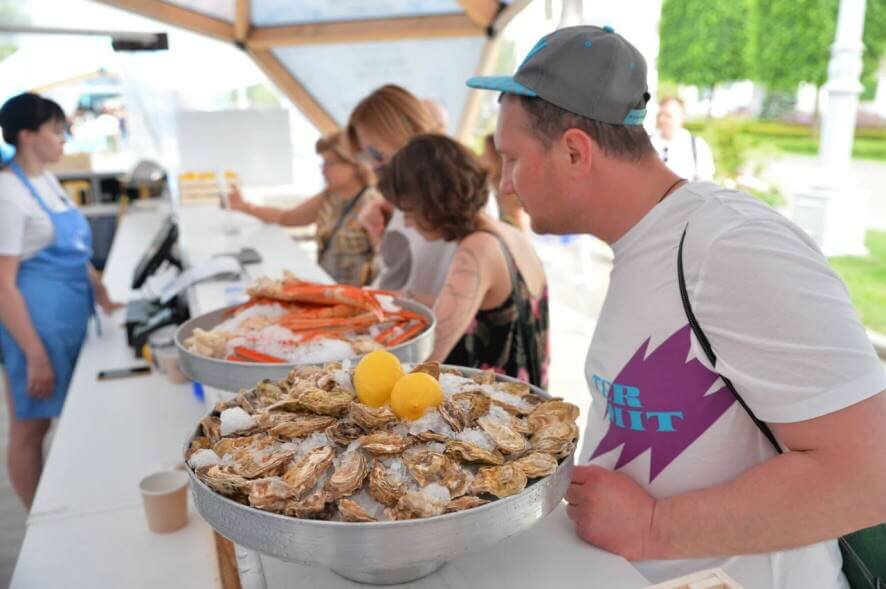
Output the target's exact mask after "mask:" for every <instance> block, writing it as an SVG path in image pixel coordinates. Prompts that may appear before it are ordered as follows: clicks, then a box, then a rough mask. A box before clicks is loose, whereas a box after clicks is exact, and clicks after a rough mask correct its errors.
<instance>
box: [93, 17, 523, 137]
mask: <svg viewBox="0 0 886 589" xmlns="http://www.w3.org/2000/svg"><path fill="white" fill-rule="evenodd" d="M97 1H99V2H102V3H104V4H108V5H111V6H116V7H118V8H123V9H125V10H129V11H132V12H136V13H138V14H141V15H143V16H147V17H150V18H153V19H156V20H160V21H163V22H166V23H168V24H171V25H175V26H178V27H182V28H185V29H188V30H191V31H194V32H198V33H202V34H204V35H209V36H211V37H214V38H216V39H219V40H223V41H227V42H230V43H232V44H236V45H237V46H239V47H241V48H242V49H244V50H245V51H246V52H247V53H248V54H249V55H250V56H251V57H252V58H253V59H254V60H255V62H256V63H257V64H258V65H259V66H260V67H261V69H262V70H263V71H264V72H265V74H267V75H268V77H269V78H270V79H271V80H272V81H273V82H274V83H275V84H276V85H277V86H278V87H279V88H280V90H281V91H282V92H284V93H285V94H286V95H287V96H288V97H289V98H290V99H291V100H292V102H293V103H294V104H295V105H296V106H297V107H298V108H299V109H300V110H301V111H302V112H303V113H304V114H305V116H307V117H308V119H310V120H311V122H312V123H313V124H314V125H316V126H317V128H318V129H320V131H321V132H329V131H332V130H334V129H337V128H340V127H341V126H342V125H343V124H344V123H345V122H346V120H347V116H348V113H349V112H350V110H351V109H352V108H353V107H354V105H355V104H356V103H357V102H358V101H359V100H360V99H361V98H362V97H363V96H365V95H367V94H368V93H370V92H371V91H372V90H374V89H375V88H377V87H378V86H380V85H382V84H385V83H395V84H399V85H402V86H404V87H405V88H407V89H408V90H410V91H411V92H412V93H414V94H415V95H416V96H419V97H421V98H424V99H433V100H436V101H438V102H440V103H441V104H442V105H443V106H444V107H445V108H446V109H447V110H448V112H449V115H450V129H449V131H450V132H452V133H456V134H458V135H459V136H465V135H466V134H467V132H468V131H469V129H471V128H472V126H473V121H474V118H475V117H476V114H477V110H478V108H477V107H478V102H479V101H478V95H477V94H475V93H474V92H472V91H469V90H468V89H467V88H465V86H464V80H465V79H466V78H468V77H470V76H471V75H474V74H476V73H488V72H489V71H490V69H491V68H492V67H493V65H494V60H495V56H496V54H497V46H498V43H497V41H498V32H499V31H501V30H502V28H503V27H504V26H505V25H506V24H507V23H508V22H509V21H510V20H511V19H512V18H513V17H514V16H515V15H516V14H517V13H518V12H519V11H520V10H522V8H523V7H524V6H525V5H526V4H528V3H529V2H528V0H515V1H513V2H510V3H504V2H502V3H500V2H498V1H497V0H336V1H335V2H328V1H326V0H169V1H163V0H97Z"/></svg>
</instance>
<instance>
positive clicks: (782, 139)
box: [686, 119, 886, 175]
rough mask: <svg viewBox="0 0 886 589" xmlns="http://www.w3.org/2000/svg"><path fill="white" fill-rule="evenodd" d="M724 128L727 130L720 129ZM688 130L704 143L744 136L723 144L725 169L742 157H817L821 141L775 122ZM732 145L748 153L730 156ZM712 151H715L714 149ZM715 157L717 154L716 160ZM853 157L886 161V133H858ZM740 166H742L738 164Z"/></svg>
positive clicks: (728, 122)
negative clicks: (726, 135)
mask: <svg viewBox="0 0 886 589" xmlns="http://www.w3.org/2000/svg"><path fill="white" fill-rule="evenodd" d="M721 126H722V127H724V129H719V127H721ZM686 128H687V129H689V130H690V131H691V132H693V133H698V134H700V135H702V136H703V137H705V139H708V135H709V134H710V135H711V136H715V135H717V134H723V133H737V134H739V135H741V136H743V137H744V139H741V140H729V141H721V143H722V144H723V145H724V148H725V149H726V150H727V153H726V155H725V158H724V159H725V162H724V164H723V165H727V163H728V162H734V161H735V160H736V159H737V158H741V157H744V158H747V159H754V158H756V159H759V160H761V161H765V160H771V159H772V158H773V157H775V155H776V154H777V153H778V152H785V153H796V154H804V155H816V154H817V153H818V138H817V137H816V136H815V134H814V132H813V130H812V128H811V127H808V126H806V125H792V124H788V123H779V122H774V121H753V120H751V121H749V120H739V119H721V120H717V121H706V122H691V123H687V124H686ZM730 145H735V146H743V147H744V148H745V151H743V152H739V153H738V154H735V153H729V150H730V149H733V148H732V147H731V146H730ZM711 147H712V149H714V146H713V145H712V146H711ZM733 151H734V149H733ZM767 151H768V153H767ZM716 155H717V154H716V152H715V159H716ZM852 157H854V158H856V159H867V160H877V161H886V129H883V128H871V129H867V128H860V129H857V130H856V132H855V142H854V143H853V145H852ZM716 163H717V167H718V171H719V170H720V169H721V168H720V162H719V161H717V162H716ZM739 165H741V164H740V163H739ZM723 169H725V168H723ZM727 175H728V174H727Z"/></svg>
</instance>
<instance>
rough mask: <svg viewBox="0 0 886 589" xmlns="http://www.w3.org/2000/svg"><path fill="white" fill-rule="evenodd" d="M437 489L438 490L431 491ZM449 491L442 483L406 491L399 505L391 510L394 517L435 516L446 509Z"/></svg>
mask: <svg viewBox="0 0 886 589" xmlns="http://www.w3.org/2000/svg"><path fill="white" fill-rule="evenodd" d="M431 489H435V490H436V492H431ZM448 503H449V493H448V491H446V488H445V487H441V486H440V485H434V484H431V485H428V486H427V487H425V488H423V489H421V490H420V491H413V492H410V493H406V494H405V495H403V496H402V497H400V500H399V501H398V502H397V507H396V508H394V509H392V510H390V512H389V513H390V515H391V516H393V518H394V519H414V518H421V517H433V516H435V515H440V514H441V513H443V512H444V511H446V505H447V504H448Z"/></svg>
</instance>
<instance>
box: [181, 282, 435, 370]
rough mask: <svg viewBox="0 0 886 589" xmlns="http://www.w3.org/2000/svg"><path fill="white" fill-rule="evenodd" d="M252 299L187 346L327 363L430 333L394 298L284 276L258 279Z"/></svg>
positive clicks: (261, 358)
mask: <svg viewBox="0 0 886 589" xmlns="http://www.w3.org/2000/svg"><path fill="white" fill-rule="evenodd" d="M247 292H248V294H249V300H248V301H247V302H246V303H244V304H243V305H241V306H239V307H237V308H235V309H234V310H233V311H231V313H230V314H229V316H228V317H227V318H226V320H225V321H223V322H222V323H220V324H219V325H217V326H215V327H214V328H213V329H211V330H204V329H199V328H198V329H195V330H194V333H193V334H192V335H191V337H189V338H188V339H187V340H186V341H185V346H186V347H187V348H188V349H189V350H190V351H191V352H194V353H196V354H199V355H201V356H208V357H210V358H219V359H225V360H230V361H236V362H259V363H276V364H323V363H326V362H334V361H338V360H344V359H345V358H350V357H351V356H355V355H360V354H365V353H368V352H371V351H373V350H378V349H384V348H390V347H394V346H397V345H399V344H402V343H405V342H407V341H409V340H411V339H413V338H415V337H416V336H418V335H419V334H421V333H422V332H424V331H425V330H426V329H428V328H429V327H430V323H429V321H428V320H427V318H425V317H424V316H422V315H420V314H418V313H415V312H412V311H409V310H408V309H404V308H402V307H400V306H399V305H397V304H396V303H395V302H394V294H393V293H390V292H386V291H380V290H372V289H367V288H360V287H356V286H350V285H345V284H318V283H313V282H307V281H304V280H299V279H298V278H296V277H294V276H293V275H291V274H288V273H287V274H285V275H284V277H283V278H282V279H280V280H273V279H271V278H267V277H265V278H260V279H258V280H257V281H256V282H255V284H253V286H252V287H251V288H249V289H248V291H247Z"/></svg>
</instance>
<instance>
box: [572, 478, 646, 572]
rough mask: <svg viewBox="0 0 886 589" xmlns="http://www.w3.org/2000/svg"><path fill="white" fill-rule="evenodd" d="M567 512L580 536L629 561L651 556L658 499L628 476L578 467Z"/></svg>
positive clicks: (573, 479)
mask: <svg viewBox="0 0 886 589" xmlns="http://www.w3.org/2000/svg"><path fill="white" fill-rule="evenodd" d="M566 501H567V503H569V506H568V507H567V508H566V513H567V514H568V515H569V519H571V520H572V521H573V523H575V530H576V533H578V535H579V537H580V538H581V539H582V540H584V541H585V542H587V543H589V544H593V545H594V546H598V547H599V548H602V549H603V550H607V551H609V552H613V553H615V554H618V555H620V556H623V557H625V558H626V559H628V560H643V559H646V558H650V542H651V531H652V516H653V514H654V512H655V499H654V498H653V497H652V496H651V495H649V493H647V492H646V491H645V490H643V489H642V488H641V487H640V485H638V484H637V483H636V482H634V480H633V479H632V478H630V477H629V476H627V475H624V474H621V473H616V472H610V471H608V470H606V469H604V468H600V467H599V466H577V467H575V471H574V472H573V474H572V483H571V484H570V485H569V490H568V491H567V492H566Z"/></svg>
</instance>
